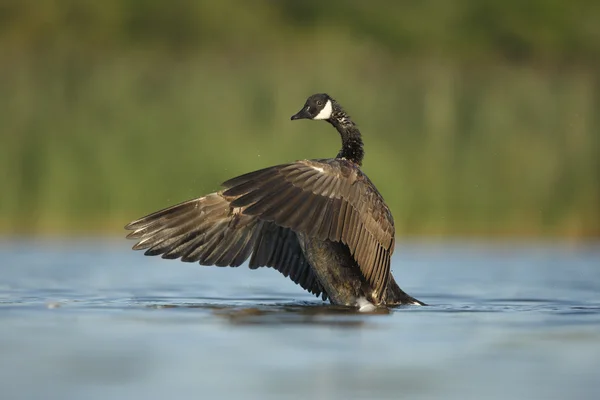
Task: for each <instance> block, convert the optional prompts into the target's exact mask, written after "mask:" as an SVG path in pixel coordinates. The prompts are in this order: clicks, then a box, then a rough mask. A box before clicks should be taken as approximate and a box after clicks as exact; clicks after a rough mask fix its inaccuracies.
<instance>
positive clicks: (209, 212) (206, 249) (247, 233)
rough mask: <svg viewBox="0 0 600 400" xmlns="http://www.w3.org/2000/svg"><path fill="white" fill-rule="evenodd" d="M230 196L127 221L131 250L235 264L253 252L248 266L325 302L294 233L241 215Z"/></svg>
mask: <svg viewBox="0 0 600 400" xmlns="http://www.w3.org/2000/svg"><path fill="white" fill-rule="evenodd" d="M232 199H233V198H232V197H228V196H224V195H223V194H222V193H221V192H217V193H211V194H209V195H207V196H204V197H201V198H199V199H194V200H189V201H186V202H184V203H181V204H178V205H175V206H172V207H169V208H166V209H164V210H161V211H157V212H155V213H153V214H150V215H148V216H145V217H143V218H140V219H138V220H136V221H133V222H131V223H129V224H128V225H127V226H126V227H125V229H128V230H132V231H133V232H131V233H130V234H129V235H128V236H127V237H128V238H130V239H136V240H138V242H137V244H136V245H135V246H133V249H134V250H146V252H145V253H144V254H146V255H149V256H156V255H162V258H168V259H175V258H181V260H182V261H186V262H199V263H200V264H202V265H217V266H231V267H238V266H240V265H241V264H242V263H243V262H244V261H246V260H247V259H248V257H250V255H251V254H252V257H251V259H250V268H253V269H255V268H258V267H262V266H267V267H271V268H274V269H276V270H278V271H279V272H281V273H282V274H283V275H284V276H289V277H290V279H291V280H292V281H294V282H295V283H296V284H299V285H300V286H302V288H304V289H305V290H308V291H309V292H311V293H313V294H315V295H316V296H319V295H322V297H323V299H324V300H325V299H326V298H327V294H326V293H325V291H324V289H323V287H322V286H321V284H320V282H319V280H318V278H317V276H316V275H315V274H314V272H313V270H312V267H311V266H310V264H309V263H308V261H307V260H306V259H305V258H304V254H303V253H302V249H301V247H300V243H299V242H298V238H297V237H296V234H295V233H294V232H293V231H292V230H290V229H288V228H285V227H282V226H278V225H276V224H274V223H272V222H268V221H263V220H260V219H259V218H257V217H256V216H252V215H248V214H243V213H242V212H241V209H239V208H235V207H233V206H232V205H231V204H230V202H231V200H232Z"/></svg>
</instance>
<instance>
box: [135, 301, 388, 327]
mask: <svg viewBox="0 0 600 400" xmlns="http://www.w3.org/2000/svg"><path fill="white" fill-rule="evenodd" d="M146 307H148V308H154V309H171V308H184V309H202V310H210V311H211V312H212V314H213V315H214V316H217V317H219V318H221V319H224V320H226V321H228V322H229V323H231V324H234V325H280V324H283V325H293V324H299V325H322V326H336V327H345V328H358V327H364V326H366V325H367V324H368V322H369V321H368V316H369V315H389V314H390V313H391V311H390V310H389V309H387V308H378V309H376V310H374V311H372V312H369V313H365V312H361V313H359V312H358V311H357V310H356V308H354V307H343V306H334V305H329V304H324V305H314V304H310V303H291V304H281V305H265V306H256V307H235V306H226V305H218V304H207V303H198V304H164V303H161V304H149V305H147V306H146Z"/></svg>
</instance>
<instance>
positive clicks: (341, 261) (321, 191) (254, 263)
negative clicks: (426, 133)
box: [126, 94, 423, 309]
mask: <svg viewBox="0 0 600 400" xmlns="http://www.w3.org/2000/svg"><path fill="white" fill-rule="evenodd" d="M294 119H323V120H326V121H327V122H329V123H330V124H332V125H333V126H334V127H335V128H336V129H337V130H338V132H339V133H340V135H341V138H342V149H341V150H340V152H339V153H338V155H337V157H336V158H334V159H320V160H301V161H296V162H293V163H289V164H282V165H277V166H274V167H269V168H265V169H261V170H258V171H254V172H250V173H247V174H244V175H241V176H238V177H236V178H233V179H230V180H228V181H227V182H225V183H223V186H224V189H223V190H221V191H219V192H216V193H211V194H209V195H207V196H204V197H201V198H199V199H194V200H190V201H187V202H184V203H181V204H179V205H175V206H173V207H170V208H167V209H164V210H161V211H158V212H155V213H153V214H150V215H148V216H146V217H143V218H141V219H139V220H137V221H133V222H131V223H130V224H128V225H127V226H126V229H128V230H132V231H133V232H131V233H130V234H129V235H128V238H132V239H137V240H138V243H137V244H136V245H135V246H134V247H133V248H134V249H135V250H140V249H145V250H146V252H145V254H146V255H153V256H154V255H162V257H163V258H181V260H182V261H186V262H199V263H200V264H202V265H217V266H232V267H237V266H239V265H241V264H242V263H243V262H244V261H246V260H247V259H248V258H249V257H250V262H249V265H250V268H253V269H254V268H258V267H263V266H266V267H271V268H274V269H276V270H278V271H279V272H281V273H282V274H283V275H284V276H289V277H290V279H292V281H294V282H295V283H297V284H299V285H300V286H302V287H303V288H304V289H305V290H308V291H309V292H311V293H313V294H315V295H317V296H321V297H322V298H323V299H324V300H325V299H329V300H330V301H331V302H332V303H334V304H343V305H350V306H358V307H360V308H361V309H364V308H365V307H366V308H369V307H370V304H369V303H371V304H374V305H396V304H423V303H421V302H420V301H418V300H416V299H414V298H412V297H410V296H409V295H407V294H406V293H404V292H403V291H402V290H401V289H400V288H399V287H398V285H397V284H396V282H395V280H394V278H393V277H392V275H391V273H390V259H391V256H392V253H393V251H394V243H395V241H394V234H395V231H394V220H393V218H392V214H391V212H390V210H389V208H388V207H387V205H386V204H385V202H384V200H383V197H382V196H381V195H380V194H379V192H378V191H377V189H376V188H375V185H373V183H372V182H371V181H370V180H369V178H368V177H367V176H366V175H365V174H364V173H363V172H362V171H361V170H360V165H361V164H362V160H363V156H364V151H363V143H362V139H361V134H360V131H359V130H358V128H357V127H356V125H355V124H354V122H352V120H351V119H350V117H349V116H348V115H347V114H346V113H345V112H344V110H343V109H342V108H341V106H340V105H339V104H338V103H337V102H336V101H335V100H333V99H332V98H331V97H329V96H328V95H326V94H316V95H313V96H311V97H309V98H308V99H307V101H306V103H305V105H304V106H303V108H302V109H301V110H300V111H299V112H298V113H296V114H295V115H294V116H292V120H294Z"/></svg>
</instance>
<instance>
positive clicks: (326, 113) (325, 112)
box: [313, 100, 333, 119]
mask: <svg viewBox="0 0 600 400" xmlns="http://www.w3.org/2000/svg"><path fill="white" fill-rule="evenodd" d="M332 112H333V106H332V104H331V100H327V103H325V107H323V109H322V110H321V111H320V112H319V113H318V114H317V116H316V117H314V118H313V119H329V118H331V113H332Z"/></svg>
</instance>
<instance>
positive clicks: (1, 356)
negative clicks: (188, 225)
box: [0, 239, 600, 400]
mask: <svg viewBox="0 0 600 400" xmlns="http://www.w3.org/2000/svg"><path fill="white" fill-rule="evenodd" d="M131 244H132V243H131V242H127V241H124V240H107V239H97V240H94V239H90V240H72V241H66V240H65V241H32V240H6V239H5V240H3V241H0V265H1V267H0V397H1V398H2V399H102V400H104V399H109V398H110V399H144V400H148V399H180V398H181V399H191V398H197V399H205V398H206V399H209V398H223V399H230V398H231V399H242V398H243V399H286V398H313V399H346V398H390V399H395V398H411V399H432V398H439V399H507V398H512V399H570V400H573V399H598V398H600V243H597V242H596V243H587V244H579V245H570V244H568V243H561V242H533V243H527V242H519V241H514V242H501V243H499V242H469V241H447V242H444V241H407V242H404V243H403V244H401V245H400V246H399V247H398V248H397V250H396V253H395V254H394V259H393V270H394V274H395V276H396V279H397V280H398V281H399V282H400V284H401V286H402V287H403V288H404V289H405V290H406V291H407V292H409V293H410V294H412V295H414V296H415V297H417V298H419V299H420V300H423V301H425V302H427V303H429V304H430V306H429V307H417V306H408V307H400V308H396V309H392V310H390V311H389V312H387V313H379V314H375V315H364V314H357V313H354V312H351V311H349V310H346V309H343V308H336V307H332V306H327V305H323V303H322V302H321V301H320V300H317V299H316V298H314V297H311V296H310V295H308V294H307V293H305V292H303V291H302V290H301V289H300V288H299V287H297V286H295V285H294V284H293V283H292V282H291V281H288V280H287V279H285V278H283V277H282V276H281V275H280V274H279V273H278V272H276V271H274V270H270V269H261V270H258V271H250V270H249V269H247V268H246V267H240V268H237V269H233V268H216V267H202V266H199V265H196V264H185V263H181V262H177V261H165V260H161V259H157V258H150V257H143V256H142V253H139V252H133V251H130V250H129V246H130V245H131Z"/></svg>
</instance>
